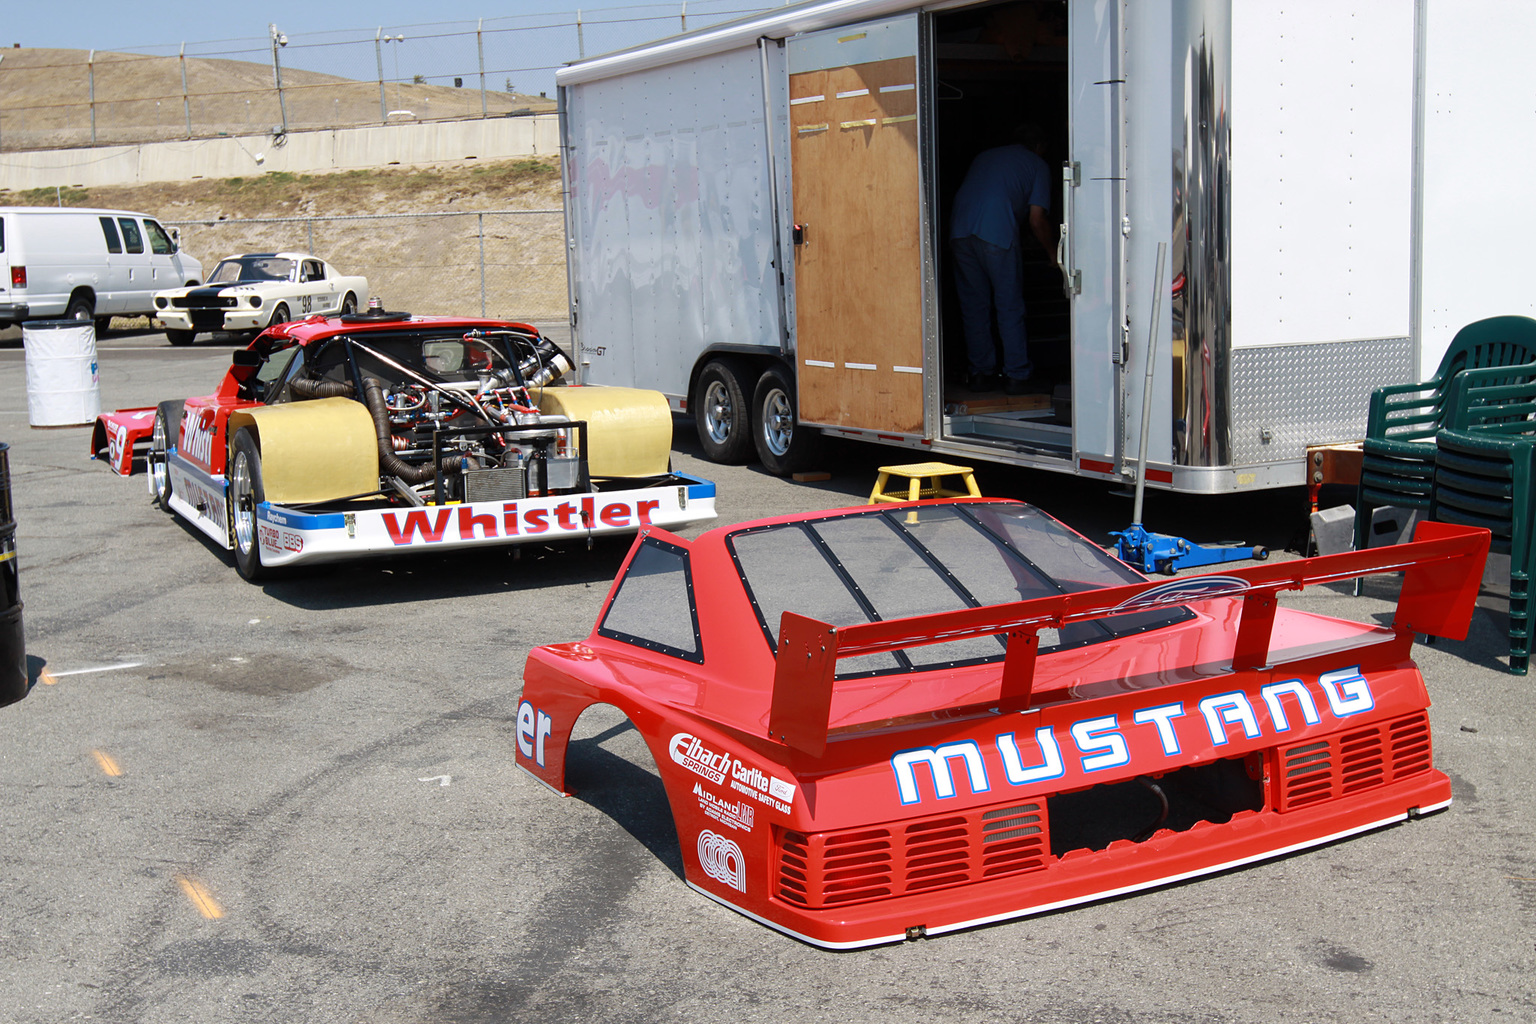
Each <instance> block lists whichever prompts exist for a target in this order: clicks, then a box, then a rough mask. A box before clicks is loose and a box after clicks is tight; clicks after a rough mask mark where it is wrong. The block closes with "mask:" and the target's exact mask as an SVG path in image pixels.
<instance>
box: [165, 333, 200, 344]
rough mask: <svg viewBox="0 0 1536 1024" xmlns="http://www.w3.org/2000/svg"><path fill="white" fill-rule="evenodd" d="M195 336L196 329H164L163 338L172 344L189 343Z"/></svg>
mask: <svg viewBox="0 0 1536 1024" xmlns="http://www.w3.org/2000/svg"><path fill="white" fill-rule="evenodd" d="M196 337H197V332H196V331H166V332H165V340H166V341H168V342H170V343H171V344H172V345H190V344H192V340H193V339H194V338H196Z"/></svg>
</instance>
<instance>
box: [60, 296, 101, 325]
mask: <svg viewBox="0 0 1536 1024" xmlns="http://www.w3.org/2000/svg"><path fill="white" fill-rule="evenodd" d="M64 319H66V320H95V319H96V302H95V300H94V299H92V298H91V297H90V296H89V295H75V296H72V297H71V298H70V300H69V308H68V309H66V310H65V311H64Z"/></svg>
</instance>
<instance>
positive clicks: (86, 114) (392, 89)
mask: <svg viewBox="0 0 1536 1024" xmlns="http://www.w3.org/2000/svg"><path fill="white" fill-rule="evenodd" d="M90 56H91V55H90V53H89V51H86V50H60V49H10V50H5V51H4V61H3V62H0V123H3V126H4V136H3V138H0V145H3V146H4V148H5V149H12V150H14V149H50V148H56V147H63V146H87V145H90V144H91V140H92V105H91V79H90V71H91V70H94V77H95V108H94V113H95V129H94V130H95V141H96V142H97V143H98V144H126V143H135V142H151V141H159V140H166V139H178V138H185V137H186V135H187V117H188V113H189V112H190V115H191V121H192V134H193V135H194V136H197V137H208V136H213V135H221V134H225V135H238V134H249V133H253V132H265V131H268V130H269V129H270V128H271V127H272V126H273V125H276V124H280V123H281V122H282V120H283V116H282V109H281V107H280V106H279V104H278V98H277V92H276V90H275V89H274V88H273V85H272V65H271V64H270V63H264V62H260V61H241V60H225V59H219V58H209V57H188V58H186V61H185V64H186V67H185V71H186V93H187V97H188V98H187V102H186V103H185V104H184V103H183V101H182V71H183V68H182V61H181V60H180V59H179V58H177V57H150V56H144V55H143V54H135V53H97V54H95V56H94V60H88V58H90ZM384 100H385V103H384V106H385V107H386V109H387V110H388V111H409V112H410V114H409V117H414V118H416V119H418V120H432V119H443V118H457V117H479V116H481V114H480V111H481V103H482V97H481V92H480V90H478V89H473V88H469V89H456V88H453V87H451V86H444V85H425V84H423V85H415V84H409V83H400V84H397V83H394V82H387V83H386V84H385V90H384ZM283 105H284V106H286V107H287V111H288V122H287V123H288V128H289V130H290V131H301V130H304V129H309V128H330V127H341V126H351V125H365V124H378V123H379V122H380V114H381V111H380V109H379V106H380V105H379V83H378V82H377V81H376V80H374V81H370V80H367V79H364V80H361V81H359V80H357V79H351V78H341V77H338V76H336V75H327V74H320V73H318V72H314V71H301V70H299V69H297V68H284V69H283ZM484 106H485V109H486V113H487V114H489V115H490V116H492V117H497V116H504V115H506V114H509V113H512V112H515V111H533V112H543V111H550V110H554V109H555V104H554V102H553V101H552V100H546V99H543V98H542V97H538V96H525V95H522V94H518V93H509V92H493V91H490V90H487V91H486V92H485V94H484ZM188 108H190V111H189V109H188ZM406 117H407V115H400V116H399V117H397V118H396V119H397V120H398V119H401V118H406Z"/></svg>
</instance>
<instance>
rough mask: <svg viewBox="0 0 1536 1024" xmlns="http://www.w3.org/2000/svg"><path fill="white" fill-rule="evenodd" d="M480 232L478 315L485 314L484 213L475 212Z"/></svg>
mask: <svg viewBox="0 0 1536 1024" xmlns="http://www.w3.org/2000/svg"><path fill="white" fill-rule="evenodd" d="M475 220H476V221H478V225H477V229H478V230H479V232H480V315H481V316H485V214H483V213H477V214H475Z"/></svg>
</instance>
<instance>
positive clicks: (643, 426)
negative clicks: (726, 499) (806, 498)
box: [91, 310, 715, 579]
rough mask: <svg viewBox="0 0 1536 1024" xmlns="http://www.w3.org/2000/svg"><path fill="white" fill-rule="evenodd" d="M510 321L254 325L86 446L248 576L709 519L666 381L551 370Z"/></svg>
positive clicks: (536, 342) (710, 489)
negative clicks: (143, 473)
mask: <svg viewBox="0 0 1536 1024" xmlns="http://www.w3.org/2000/svg"><path fill="white" fill-rule="evenodd" d="M569 369H570V362H569V361H568V360H567V358H566V356H565V354H564V353H562V352H561V351H560V350H559V348H558V347H556V346H555V345H554V344H553V343H551V342H550V341H549V340H548V339H546V338H544V337H542V336H541V335H540V334H539V332H538V331H537V330H535V329H534V328H533V327H530V326H529V325H527V324H521V323H512V322H508V321H499V320H481V319H469V318H462V317H413V316H411V315H410V314H408V313H391V312H385V311H381V310H371V311H369V312H367V313H357V314H351V315H347V316H340V317H330V318H327V317H324V316H313V317H310V318H308V319H306V320H302V321H297V322H292V323H285V324H281V325H279V326H276V327H272V328H269V329H268V330H267V331H265V332H264V333H263V334H261V335H260V336H258V337H257V338H256V340H255V341H254V342H252V343H251V346H250V347H249V348H247V349H244V350H241V351H237V352H236V353H235V357H234V365H233V366H231V367H230V369H229V372H228V373H226V374H225V376H224V381H223V383H222V384H221V385H220V386H219V389H218V391H217V392H215V393H214V394H212V395H208V396H206V397H203V398H188V399H186V400H185V401H176V402H162V403H161V404H160V406H159V407H158V408H157V409H125V410H121V411H119V412H115V413H107V414H105V415H103V416H102V417H100V419H99V420H98V422H97V426H96V430H95V432H94V436H93V438H92V441H91V449H92V453H93V454H95V453H98V452H100V451H101V449H102V448H103V447H105V448H106V449H107V451H108V457H109V459H110V460H111V463H112V466H113V468H114V469H115V470H116V471H117V472H119V473H122V474H124V475H127V473H128V472H129V471H130V470H131V467H132V463H133V453H134V446H135V445H136V444H142V443H143V442H146V441H147V442H148V448H149V450H148V452H147V455H146V458H147V462H148V466H149V489H150V493H151V494H152V495H153V496H154V498H155V500H156V501H157V502H158V503H159V504H160V506H161V507H162V508H164V509H165V510H166V511H169V512H175V513H176V514H177V515H180V516H184V517H185V518H186V519H188V520H189V521H191V522H192V523H193V525H195V526H197V527H198V528H199V529H200V530H202V531H203V532H204V533H206V534H208V536H210V537H212V538H213V539H214V540H215V541H217V542H218V543H220V544H222V545H223V546H224V547H225V548H227V549H233V550H234V555H235V564H236V566H237V567H238V568H239V570H240V573H241V574H242V575H243V576H245V577H246V578H248V579H256V578H258V577H261V576H263V575H265V574H266V573H268V572H269V571H270V570H272V569H274V568H276V567H279V566H287V565H297V564H302V563H307V562H325V561H336V560H340V559H350V558H358V557H363V556H367V555H381V554H388V553H391V552H400V551H410V550H425V549H436V548H458V547H471V546H486V545H509V544H523V543H530V542H544V541H553V540H572V539H581V538H591V537H593V536H598V535H603V534H624V533H629V534H633V533H635V532H636V531H638V530H640V529H642V528H643V527H645V526H647V525H650V524H655V525H661V526H674V527H675V526H681V525H686V524H689V523H695V522H699V521H701V520H705V519H713V518H714V515H715V485H714V484H713V483H710V482H709V481H707V480H702V479H699V478H697V477H692V476H687V475H684V474H681V473H673V472H672V471H671V468H670V457H671V448H672V416H671V413H670V411H669V410H668V408H667V401H666V398H665V397H663V396H662V395H660V394H658V393H656V392H653V391H640V390H635V389H632V388H608V387H565V386H557V382H558V380H559V378H560V376H561V374H562V373H564V372H565V371H566V370H569Z"/></svg>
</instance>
